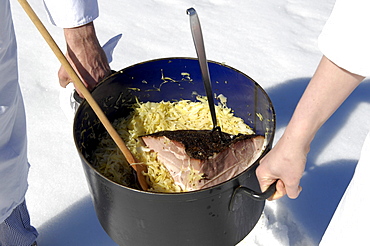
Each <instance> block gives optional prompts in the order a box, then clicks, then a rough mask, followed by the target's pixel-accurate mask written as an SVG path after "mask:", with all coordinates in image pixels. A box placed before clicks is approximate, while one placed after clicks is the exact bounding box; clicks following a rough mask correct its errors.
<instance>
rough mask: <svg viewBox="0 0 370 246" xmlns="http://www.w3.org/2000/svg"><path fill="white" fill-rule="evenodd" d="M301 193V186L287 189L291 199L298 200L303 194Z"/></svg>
mask: <svg viewBox="0 0 370 246" xmlns="http://www.w3.org/2000/svg"><path fill="white" fill-rule="evenodd" d="M301 191H302V187H301V186H300V185H294V186H287V187H286V194H287V196H288V197H289V198H290V199H296V198H297V197H298V196H299V194H300V193H301Z"/></svg>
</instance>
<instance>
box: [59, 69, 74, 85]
mask: <svg viewBox="0 0 370 246" xmlns="http://www.w3.org/2000/svg"><path fill="white" fill-rule="evenodd" d="M58 77H59V84H60V86H61V87H63V88H66V87H67V85H68V84H69V83H70V82H72V79H71V78H70V77H69V75H68V73H67V71H66V70H65V69H64V68H63V66H61V67H60V69H59V71H58Z"/></svg>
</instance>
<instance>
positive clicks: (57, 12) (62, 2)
mask: <svg viewBox="0 0 370 246" xmlns="http://www.w3.org/2000/svg"><path fill="white" fill-rule="evenodd" d="M44 5H45V9H46V12H47V13H48V15H49V19H50V21H51V23H52V24H54V25H56V26H58V27H62V28H72V27H78V26H82V25H85V24H87V23H89V22H92V21H93V20H95V19H96V18H97V17H98V16H99V8H98V2H97V0H44Z"/></svg>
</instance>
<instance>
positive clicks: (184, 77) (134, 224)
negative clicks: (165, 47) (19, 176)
mask: <svg viewBox="0 0 370 246" xmlns="http://www.w3.org/2000/svg"><path fill="white" fill-rule="evenodd" d="M209 69H210V75H211V80H212V88H213V91H214V93H216V94H223V95H224V96H226V97H227V100H228V101H227V105H228V106H229V107H231V108H232V109H233V110H234V111H235V115H236V116H239V117H241V118H243V119H244V120H245V122H246V123H247V124H248V125H249V126H251V127H252V128H253V129H254V130H255V132H256V133H258V134H263V135H265V136H266V138H267V147H266V150H265V151H264V154H265V153H266V152H267V151H268V150H269V149H270V148H271V145H272V141H273V136H274V132H275V113H274V109H273V106H272V103H271V101H270V99H269V97H268V95H267V94H266V92H265V91H264V90H263V89H262V88H261V87H260V86H259V85H258V84H257V83H256V82H255V81H253V80H252V79H251V78H249V77H248V76H247V75H245V74H243V73H241V72H240V71H237V70H235V69H233V68H231V67H228V66H225V65H223V64H220V63H216V62H209ZM188 75H189V76H188ZM189 77H190V78H191V80H189ZM169 78H171V79H169ZM127 88H131V89H132V88H134V89H132V90H131V89H129V90H127ZM194 92H196V93H198V94H201V95H205V92H204V87H203V82H202V77H201V72H200V69H199V63H198V60H196V59H192V58H167V59H159V60H152V61H147V62H143V63H140V64H136V65H133V66H131V67H128V68H125V69H123V70H121V71H119V72H117V73H115V74H114V75H113V76H111V77H109V78H108V79H106V80H105V81H104V82H103V83H101V84H100V85H99V86H98V87H97V88H96V89H95V90H94V91H93V93H92V95H93V96H94V98H95V100H96V101H97V102H98V104H99V105H100V106H101V107H102V109H103V111H104V112H105V113H106V115H107V117H108V118H109V119H110V120H111V121H113V120H114V119H116V118H118V117H122V116H124V115H126V114H127V112H128V109H127V103H129V100H130V99H131V98H132V95H135V96H138V97H139V99H140V100H141V101H144V102H145V101H156V102H158V101H161V100H179V99H190V100H194V101H195V95H194ZM104 131H105V129H104V128H103V126H102V125H101V124H100V122H99V120H98V119H97V117H96V115H95V114H94V113H93V111H92V110H91V108H90V106H89V105H88V104H87V102H86V101H84V102H83V103H82V104H81V106H80V108H79V109H78V111H77V113H76V117H75V122H74V138H75V143H76V146H77V149H78V152H79V154H80V157H81V160H82V164H83V167H84V170H85V174H86V178H87V182H88V185H89V188H90V192H91V195H92V199H93V203H94V207H95V210H96V214H97V216H98V218H99V221H100V223H101V225H102V227H103V228H104V229H105V231H106V232H107V233H108V234H109V236H110V237H111V238H112V239H113V240H114V241H115V242H117V243H118V244H119V245H123V246H124V245H126V246H136V245H137V246H144V245H151V246H155V245H160V246H166V245H168V246H173V245H192V246H193V245H200V246H205V245H210V246H216V245H220V246H228V245H235V244H237V243H238V242H239V241H241V240H242V239H243V238H244V237H245V236H246V235H247V234H248V233H249V232H250V231H251V230H252V229H253V227H254V226H255V225H256V223H257V221H258V220H259V218H260V216H261V213H262V210H263V208H264V199H265V198H266V196H269V195H270V194H263V195H262V196H260V195H259V194H258V192H259V191H260V188H259V184H258V181H257V178H256V176H255V169H256V167H257V165H258V161H256V162H255V163H254V164H253V165H252V166H251V167H250V168H249V169H248V170H246V171H244V172H243V173H241V174H240V175H238V176H236V177H234V178H233V179H231V180H228V181H226V182H224V183H221V184H219V185H216V186H214V187H211V188H207V189H204V190H199V191H194V192H186V193H177V194H162V193H152V192H144V191H140V190H137V189H133V188H129V187H125V186H122V185H119V184H117V183H114V182H112V181H110V180H108V179H107V178H105V177H104V176H102V175H101V174H100V173H98V172H97V171H96V170H95V169H94V167H93V166H92V165H91V163H92V162H91V153H92V152H93V151H94V149H95V148H96V145H97V143H98V141H99V136H100V135H101V134H102V132H104ZM250 189H251V190H254V191H256V193H257V194H255V195H254V196H255V197H253V196H251V195H250V194H249V193H253V191H251V190H250ZM272 191H273V190H272Z"/></svg>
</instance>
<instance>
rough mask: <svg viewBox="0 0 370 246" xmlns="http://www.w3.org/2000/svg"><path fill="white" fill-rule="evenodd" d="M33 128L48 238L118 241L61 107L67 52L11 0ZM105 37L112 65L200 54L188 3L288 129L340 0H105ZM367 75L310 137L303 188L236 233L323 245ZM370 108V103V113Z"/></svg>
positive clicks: (34, 213) (223, 56)
mask: <svg viewBox="0 0 370 246" xmlns="http://www.w3.org/2000/svg"><path fill="white" fill-rule="evenodd" d="M29 2H30V4H31V6H33V8H34V10H35V11H36V13H37V14H38V15H39V17H40V18H41V19H42V21H43V23H44V24H45V26H46V27H47V29H48V30H49V31H50V33H51V35H52V36H53V37H54V39H55V40H56V42H57V43H58V44H59V46H60V47H61V49H62V50H65V43H64V38H63V33H62V30H61V29H59V28H57V27H54V26H52V25H51V24H49V22H48V20H47V17H46V14H45V11H44V9H43V4H42V1H41V0H30V1H29ZM11 4H12V10H13V19H14V23H15V29H16V34H17V40H18V48H19V70H20V83H21V88H22V91H23V95H24V100H25V105H26V112H27V120H28V133H29V134H28V140H29V162H30V163H31V169H30V175H29V190H28V193H27V196H26V200H27V204H28V208H29V210H30V214H31V220H32V223H33V225H34V226H35V227H37V229H38V231H39V233H40V236H39V238H38V242H39V245H41V246H49V245H53V246H58V245H69V246H81V245H89V246H90V245H107V246H110V245H116V244H115V243H114V242H113V240H112V239H110V238H109V236H108V235H107V234H106V233H105V232H104V230H103V229H102V227H101V226H100V224H99V221H98V219H97V217H96V215H95V211H94V208H93V205H92V202H91V198H90V193H89V191H88V187H87V182H86V179H85V176H84V173H83V170H82V165H81V163H80V159H79V157H78V154H77V151H76V148H75V145H74V142H73V137H72V122H71V121H69V120H68V119H67V117H66V116H65V114H64V113H63V111H62V110H61V107H60V101H59V94H60V91H61V90H62V89H61V88H60V87H59V83H58V77H57V71H58V69H59V66H60V64H59V62H58V60H57V59H56V57H55V56H54V54H53V53H52V52H51V50H50V48H49V47H48V46H47V44H46V42H45V41H44V40H43V39H42V37H41V35H40V34H39V33H38V31H37V30H36V28H35V27H34V26H33V24H32V22H31V21H30V20H29V19H28V17H27V16H26V14H25V13H24V11H23V9H21V7H20V5H19V4H18V2H17V1H16V0H11ZM99 4H100V13H101V14H100V17H99V18H98V19H97V20H96V21H95V26H96V29H97V34H98V37H99V40H100V42H101V44H104V43H105V42H107V41H108V40H109V39H110V38H111V37H113V36H116V35H118V34H121V33H122V34H123V35H122V38H121V40H120V42H119V43H118V45H117V47H116V49H115V51H114V53H113V62H112V63H111V67H112V69H115V70H119V69H122V68H124V67H127V66H129V65H133V64H135V63H138V62H142V61H146V60H151V59H155V58H163V57H196V53H195V50H194V45H193V41H192V37H191V32H190V25H189V18H188V16H187V15H186V9H188V8H189V7H194V8H195V9H196V10H197V12H198V15H199V17H200V21H201V24H202V30H203V35H204V41H205V46H206V52H207V58H208V59H209V60H213V61H218V62H225V63H226V64H227V65H230V66H232V67H235V68H236V69H238V70H240V71H242V72H244V73H246V74H248V75H249V76H250V77H252V78H253V79H254V80H256V81H257V82H258V83H259V84H260V85H261V86H262V87H263V88H264V89H265V90H266V91H267V93H268V94H269V96H270V98H271V99H272V101H273V104H274V107H275V110H276V115H277V129H276V137H275V140H276V139H278V138H279V137H280V136H281V134H282V131H283V130H284V128H285V126H286V124H287V123H288V120H289V118H290V116H291V115H292V113H293V110H294V107H295V105H296V103H297V101H298V100H299V97H300V95H301V94H302V93H303V90H304V88H305V86H306V85H307V83H308V82H309V79H310V77H311V76H312V74H313V73H314V71H315V68H316V66H317V64H318V62H319V60H320V58H321V53H320V51H319V50H318V48H317V37H318V35H319V33H320V31H321V29H322V27H323V25H324V23H325V21H326V19H327V18H328V17H329V15H330V12H331V9H332V6H333V4H334V0H329V1H321V0H310V1H298V0H265V1H251V0H234V1H231V0H174V1H165V0H145V1H140V3H139V1H102V0H101V1H100V3H99ZM368 87H370V84H369V82H368V81H365V82H364V83H363V84H361V85H360V86H359V88H358V89H356V90H355V92H354V93H353V94H352V95H351V96H350V98H349V99H348V100H347V102H346V103H345V104H343V106H342V107H341V108H340V109H339V110H338V111H337V112H336V113H335V114H334V116H333V117H332V118H331V119H330V120H329V121H328V122H327V123H326V124H325V125H324V126H323V128H322V129H321V130H320V133H319V135H318V136H317V137H316V139H315V140H314V142H313V144H312V150H311V153H310V155H309V157H308V163H307V169H306V172H305V174H304V176H303V178H302V182H301V184H302V186H303V192H302V193H301V195H300V197H299V198H298V199H296V200H290V199H288V198H283V199H280V200H279V201H274V202H267V203H266V207H265V211H264V213H263V215H262V216H261V219H260V221H259V222H258V224H257V225H256V227H255V229H254V230H253V231H252V232H251V233H250V234H249V235H248V236H247V237H246V238H245V239H244V240H243V241H242V242H241V243H240V244H239V245H269V246H271V245H305V246H306V245H317V244H318V243H319V241H320V239H321V237H322V235H323V233H324V232H325V228H326V227H327V225H328V223H329V221H330V218H331V216H332V214H333V213H334V211H335V208H336V205H337V204H338V202H339V200H340V197H341V195H342V194H343V193H344V191H345V188H346V186H347V184H348V182H349V180H350V179H351V176H352V174H353V171H354V168H355V166H356V163H357V161H356V160H357V158H358V156H359V152H360V149H361V146H362V142H363V140H364V138H365V135H366V133H367V131H368V130H369V129H368V128H369V127H368V125H369V124H366V123H367V122H369V120H370V118H369V117H370V116H369V114H368V113H367V112H368V111H369V110H370V109H369V97H368V95H367V92H365V91H368V90H369V89H370V88H368ZM365 112H366V113H367V114H366V113H365Z"/></svg>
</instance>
